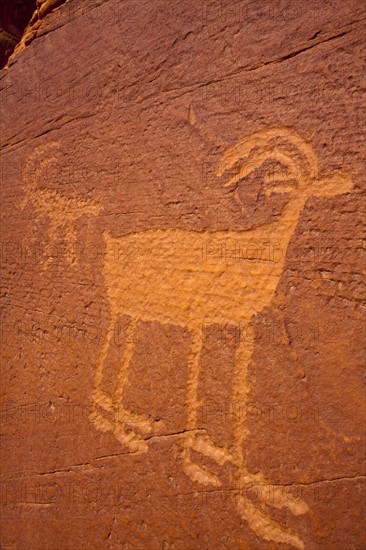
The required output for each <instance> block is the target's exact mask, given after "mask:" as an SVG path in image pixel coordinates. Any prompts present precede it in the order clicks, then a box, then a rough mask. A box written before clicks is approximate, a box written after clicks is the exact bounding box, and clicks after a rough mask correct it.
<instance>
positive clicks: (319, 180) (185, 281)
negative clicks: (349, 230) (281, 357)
mask: <svg viewBox="0 0 366 550" xmlns="http://www.w3.org/2000/svg"><path fill="white" fill-rule="evenodd" d="M42 162H46V161H42ZM268 163H272V164H273V163H276V164H277V165H278V166H279V167H280V168H279V169H278V170H276V171H270V170H269V168H268V166H269V164H268ZM41 169H42V166H41V165H40V170H41ZM259 169H262V172H264V175H263V186H264V189H265V193H266V195H268V196H269V197H271V195H272V194H273V193H285V194H286V197H287V202H286V206H285V208H284V209H283V211H282V213H281V215H280V216H278V219H276V221H274V222H272V223H267V224H263V225H262V226H259V227H257V228H255V229H252V230H250V231H212V232H208V231H192V230H191V231H184V230H180V229H170V230H156V229H154V230H146V231H141V232H138V233H130V234H128V235H125V236H123V237H119V238H116V237H112V236H111V235H109V234H108V233H106V232H105V233H104V240H105V246H106V253H105V256H104V263H103V275H104V280H105V287H106V293H107V297H108V302H109V306H110V320H109V328H108V330H107V333H106V337H105V341H104V344H103V347H102V349H101V353H100V356H99V358H98V361H97V368H96V375H95V384H94V392H93V395H92V403H93V412H92V413H91V415H90V420H91V421H92V422H93V423H94V425H95V426H96V428H97V429H98V430H101V431H103V432H111V433H113V434H114V436H115V437H116V438H117V439H118V440H119V441H120V442H121V444H123V445H125V446H126V447H127V448H128V449H129V450H131V451H134V452H146V451H147V450H148V438H149V436H150V435H149V434H151V433H154V430H155V428H154V422H153V421H151V419H150V418H149V417H147V416H143V415H138V414H136V412H135V411H130V410H127V408H126V407H124V405H123V403H124V390H125V386H126V381H127V378H128V373H129V365H130V361H131V358H132V355H133V352H134V346H135V343H134V342H135V340H136V339H135V338H134V334H135V332H136V330H137V327H138V324H139V323H140V322H144V321H157V322H159V323H162V324H164V323H169V324H175V325H179V326H181V327H184V328H185V329H188V330H189V332H190V335H191V344H190V353H189V355H188V357H187V362H188V367H189V377H188V384H187V388H188V390H187V397H186V410H187V426H186V428H187V431H186V433H185V434H184V436H183V437H182V467H183V470H184V472H185V473H186V475H187V476H189V477H190V478H191V479H192V480H193V481H194V482H197V483H199V484H201V485H204V486H214V487H218V486H220V485H221V484H222V482H221V480H220V479H219V476H218V475H216V474H214V473H213V472H211V471H209V470H208V469H207V468H206V467H203V466H202V465H199V464H198V463H197V462H196V461H195V460H194V458H193V457H194V454H193V453H192V451H194V453H198V456H199V455H200V454H201V455H203V456H205V457H209V458H210V459H211V460H213V461H215V462H216V463H217V464H219V465H222V466H223V465H224V464H225V463H227V462H229V463H231V464H232V465H234V467H235V468H236V471H237V474H238V478H239V479H240V484H242V485H243V486H245V485H246V484H250V483H253V482H254V483H257V484H260V485H265V484H266V483H267V482H266V480H265V479H264V477H263V476H262V475H261V474H257V475H253V474H251V473H250V472H249V471H248V469H247V467H246V464H245V461H244V457H243V446H244V444H245V439H246V437H247V435H248V428H247V426H246V425H245V415H243V416H242V415H240V418H237V421H236V425H235V428H234V441H235V444H234V445H233V447H232V448H224V447H219V446H217V445H216V444H215V442H214V441H212V440H211V439H210V438H209V437H208V436H206V435H203V434H202V431H201V430H199V425H198V406H199V400H198V389H199V387H198V386H199V373H200V355H201V349H202V344H203V342H202V339H203V327H205V326H210V325H212V324H216V323H220V324H221V323H222V324H225V325H230V324H240V326H242V327H246V328H248V326H249V323H250V321H251V319H252V318H253V316H255V315H256V314H258V313H259V312H261V311H262V310H263V308H264V307H266V306H268V305H269V304H270V302H271V300H272V298H273V296H274V293H275V291H276V289H277V286H278V283H279V281H280V277H281V274H282V272H283V270H284V265H285V256H286V250H287V246H288V244H289V241H290V239H291V237H292V235H293V233H294V231H295V228H296V225H297V223H298V220H299V216H300V213H301V211H302V209H303V207H304V205H305V202H306V201H307V199H308V198H309V197H312V196H334V195H337V194H339V193H345V192H348V191H350V190H351V189H352V187H353V183H352V180H351V179H350V178H349V177H347V176H345V175H342V174H339V173H334V174H329V175H321V176H320V175H319V173H318V162H317V158H316V155H315V152H314V150H313V149H312V147H311V146H310V145H309V144H308V143H307V142H306V141H304V140H303V139H302V138H301V137H300V136H299V135H298V134H297V133H296V132H295V131H293V130H290V129H288V128H270V129H266V130H262V131H259V132H256V133H254V134H252V135H251V136H247V137H245V138H244V139H242V140H241V141H239V142H238V143H237V144H236V145H235V146H234V147H232V148H230V149H229V150H228V151H226V152H225V153H224V154H223V156H222V159H221V162H220V166H219V168H218V170H217V176H218V177H223V178H225V185H229V186H237V184H238V183H239V181H244V182H245V178H246V177H247V176H248V175H249V174H251V173H252V172H254V171H256V170H259ZM266 170H267V171H266ZM49 193H51V192H49ZM51 194H52V197H51V196H50V197H48V196H47V197H46V195H45V191H43V192H42V193H41V194H38V192H37V190H36V189H35V186H34V184H33V183H32V182H31V183H30V184H29V186H28V192H27V195H26V197H27V200H29V201H32V204H33V207H34V208H35V209H36V211H37V213H38V215H45V214H46V215H47V216H49V218H50V220H51V222H50V231H49V238H50V240H51V241H52V239H53V238H54V236H55V228H56V226H57V224H58V223H60V221H59V220H60V218H59V214H58V212H60V211H62V210H64V209H65V208H64V204H63V202H62V201H66V200H67V199H64V198H62V199H61V197H59V196H58V195H57V193H55V194H53V193H51ZM48 199H52V201H51V200H48ZM70 200H71V199H70ZM60 201H61V202H60ZM69 204H71V205H72V207H71V208H70V214H69V217H68V218H67V223H68V224H69V226H72V223H73V221H74V220H75V219H76V216H77V215H78V214H79V215H80V214H81V213H87V214H89V215H97V214H98V212H99V210H98V207H97V206H96V205H94V204H89V203H87V201H84V202H77V199H72V200H71V203H69ZM69 226H68V227H69ZM68 231H69V232H70V236H71V237H72V236H73V233H72V229H68ZM228 242H231V243H232V242H240V243H243V244H247V245H250V243H269V244H270V243H273V244H278V243H280V245H281V249H282V254H281V256H280V257H279V260H278V261H276V262H270V261H266V260H265V259H263V258H261V257H257V258H255V261H253V259H252V260H251V259H250V258H248V259H247V260H248V261H238V262H207V261H203V256H202V251H203V250H207V249H209V248H210V246H212V243H215V246H217V247H218V248H220V247H225V246H226V244H227V243H228ZM116 247H117V248H118V247H121V248H124V249H126V250H138V261H137V262H136V263H134V264H133V268H132V269H131V265H129V264H128V263H125V262H118V261H116V258H115V251H116ZM120 315H125V316H128V317H129V319H130V321H129V324H128V327H127V331H126V340H125V346H124V349H123V354H122V358H121V363H120V365H118V366H117V365H116V385H115V390H114V392H113V393H112V394H111V395H109V394H108V395H107V394H106V393H105V392H104V391H103V389H102V382H103V374H104V370H105V361H106V357H107V354H108V350H109V348H110V345H111V340H112V335H113V333H114V329H115V325H116V323H117V322H118V316H120ZM246 332H247V334H251V333H250V331H248V330H247V331H246ZM253 349H254V336H253V335H251V336H250V337H249V338H245V339H241V340H240V342H239V346H238V348H237V352H236V358H235V379H234V383H233V388H234V389H233V395H232V407H233V411H235V410H236V407H237V405H238V404H240V406H241V407H243V406H245V403H246V398H247V394H248V391H249V381H248V377H247V371H248V366H249V363H250V360H251V357H252V353H253ZM222 382H223V383H225V381H224V380H223V381H222ZM115 410H119V411H121V410H122V411H123V414H122V415H120V414H119V415H118V418H117V417H116V416H115V415H114V416H113V415H112V417H113V420H111V419H110V418H111V413H113V411H115ZM196 456H197V455H196ZM281 495H282V498H280V499H278V500H277V501H276V502H273V501H270V500H269V499H266V497H265V496H264V495H263V497H262V498H261V500H262V504H263V507H262V506H259V505H257V504H254V503H253V502H251V501H250V500H249V498H248V497H244V496H239V498H238V499H237V501H236V502H237V509H238V512H239V514H240V516H241V517H242V518H243V520H245V521H246V522H247V524H248V525H249V526H250V528H251V529H252V530H253V531H254V532H255V533H256V534H257V535H258V536H260V537H262V538H263V539H265V540H268V541H274V542H277V543H284V544H289V545H292V546H294V547H296V548H303V547H304V544H303V541H302V540H301V538H300V537H299V536H298V534H297V533H295V532H293V531H291V530H290V529H288V528H286V527H284V526H282V525H279V524H277V523H276V522H275V521H274V520H272V519H271V518H270V516H269V515H268V514H267V513H266V512H265V507H264V506H265V505H269V506H272V507H278V508H287V509H288V510H290V512H291V513H292V514H294V515H300V514H305V513H306V512H307V511H308V506H307V504H306V503H305V502H302V501H301V500H299V499H297V498H295V497H293V496H292V495H291V494H290V492H289V491H286V490H285V489H283V490H282V491H281Z"/></svg>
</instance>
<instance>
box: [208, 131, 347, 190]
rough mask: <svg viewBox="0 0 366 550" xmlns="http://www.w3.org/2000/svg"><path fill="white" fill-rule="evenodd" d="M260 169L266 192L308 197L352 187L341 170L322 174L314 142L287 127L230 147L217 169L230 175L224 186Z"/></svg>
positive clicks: (220, 172)
mask: <svg viewBox="0 0 366 550" xmlns="http://www.w3.org/2000/svg"><path fill="white" fill-rule="evenodd" d="M259 169H261V170H262V171H263V172H264V174H263V185H264V188H265V189H264V192H265V194H266V195H269V196H270V195H272V194H273V193H286V194H288V195H289V196H290V197H296V198H298V199H300V200H304V199H305V200H306V199H307V198H308V197H311V196H332V195H338V194H340V193H346V192H348V191H350V190H351V189H352V188H353V182H352V179H351V178H350V177H349V176H347V175H345V174H341V173H338V172H335V173H333V174H324V175H319V166H318V159H317V156H316V154H315V151H314V149H313V148H312V146H311V145H310V144H309V143H307V142H306V141H305V140H304V139H303V138H302V137H301V136H300V135H299V134H298V133H297V132H295V131H294V130H290V129H288V128H270V129H266V130H261V131H259V132H256V133H254V134H252V135H251V136H248V137H246V138H244V139H242V140H240V141H239V142H238V143H237V144H236V145H235V146H234V147H232V148H230V149H229V150H227V151H226V152H225V153H224V154H223V157H222V162H221V165H220V167H219V169H218V171H217V175H218V176H222V175H224V174H226V173H228V175H229V179H228V181H227V182H226V183H225V186H232V185H237V184H238V183H239V181H241V180H244V179H245V178H246V177H247V176H248V175H249V174H251V173H253V172H255V171H256V170H259Z"/></svg>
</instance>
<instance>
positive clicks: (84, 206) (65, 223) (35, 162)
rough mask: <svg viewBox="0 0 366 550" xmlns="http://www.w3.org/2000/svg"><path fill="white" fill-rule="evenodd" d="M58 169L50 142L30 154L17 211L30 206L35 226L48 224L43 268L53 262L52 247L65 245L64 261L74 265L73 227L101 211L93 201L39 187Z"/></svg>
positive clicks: (56, 145)
mask: <svg viewBox="0 0 366 550" xmlns="http://www.w3.org/2000/svg"><path fill="white" fill-rule="evenodd" d="M59 166H60V149H59V143H58V142H56V141H51V142H49V143H47V144H46V145H43V146H40V147H38V148H37V149H35V150H34V151H33V153H32V154H31V155H30V157H29V158H28V160H27V163H26V165H25V170H24V181H25V184H24V188H23V190H24V197H23V200H22V201H21V203H20V207H21V208H22V209H24V208H25V207H26V206H27V205H29V206H30V207H31V208H32V211H33V213H34V215H35V217H36V221H37V222H42V221H43V220H45V221H46V222H47V223H48V227H47V230H46V243H45V246H44V250H43V251H42V258H43V266H44V267H47V266H49V264H50V263H51V262H52V257H53V256H54V254H55V250H54V246H55V244H57V243H60V244H64V245H65V248H64V249H63V250H62V254H63V256H64V258H65V260H66V261H67V262H68V263H69V264H72V263H74V262H76V261H77V259H78V257H77V254H76V252H75V246H74V245H75V243H76V240H77V234H76V227H75V224H76V222H77V220H79V219H80V218H81V217H82V216H84V215H86V216H88V217H90V216H97V215H98V214H99V213H100V211H101V206H100V205H98V204H96V203H95V202H94V201H92V200H89V199H88V200H86V199H81V198H80V197H78V196H76V195H75V194H74V195H71V196H70V195H66V194H61V193H59V192H58V191H57V190H55V189H47V188H44V187H42V185H43V183H46V185H48V184H49V182H48V181H47V179H46V178H45V174H46V176H47V171H52V167H56V168H57V167H59ZM45 180H46V181H45Z"/></svg>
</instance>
